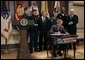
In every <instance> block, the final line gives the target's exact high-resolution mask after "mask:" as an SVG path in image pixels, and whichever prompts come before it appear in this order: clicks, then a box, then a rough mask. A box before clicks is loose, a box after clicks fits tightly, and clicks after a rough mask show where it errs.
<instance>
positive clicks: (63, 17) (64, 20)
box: [57, 13, 67, 30]
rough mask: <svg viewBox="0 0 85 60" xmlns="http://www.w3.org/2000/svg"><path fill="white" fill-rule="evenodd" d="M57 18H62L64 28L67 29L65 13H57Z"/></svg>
mask: <svg viewBox="0 0 85 60" xmlns="http://www.w3.org/2000/svg"><path fill="white" fill-rule="evenodd" d="M57 18H59V19H62V20H63V26H64V28H65V29H66V30H67V15H66V14H64V16H63V15H62V14H61V13H59V14H58V15H57Z"/></svg>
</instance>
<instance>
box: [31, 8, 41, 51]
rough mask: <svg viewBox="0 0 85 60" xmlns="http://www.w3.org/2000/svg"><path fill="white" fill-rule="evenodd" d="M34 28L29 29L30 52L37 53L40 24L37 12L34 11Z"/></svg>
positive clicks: (32, 20) (32, 17) (32, 21)
mask: <svg viewBox="0 0 85 60" xmlns="http://www.w3.org/2000/svg"><path fill="white" fill-rule="evenodd" d="M30 20H31V23H32V24H33V25H32V26H30V27H29V30H30V50H31V52H33V48H34V51H37V41H38V26H39V25H38V24H39V16H38V13H37V10H35V9H34V10H32V16H30Z"/></svg>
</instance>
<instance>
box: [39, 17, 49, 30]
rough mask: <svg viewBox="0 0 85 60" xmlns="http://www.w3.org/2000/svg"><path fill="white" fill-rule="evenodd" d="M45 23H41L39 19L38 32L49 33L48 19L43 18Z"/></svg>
mask: <svg viewBox="0 0 85 60" xmlns="http://www.w3.org/2000/svg"><path fill="white" fill-rule="evenodd" d="M45 19H46V20H45V21H44V22H43V21H42V17H40V22H39V30H40V31H50V28H51V20H50V19H49V18H48V17H45Z"/></svg>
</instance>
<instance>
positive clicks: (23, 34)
mask: <svg viewBox="0 0 85 60" xmlns="http://www.w3.org/2000/svg"><path fill="white" fill-rule="evenodd" d="M13 24H15V26H18V27H19V32H20V44H19V49H18V53H17V59H31V54H30V51H29V47H28V40H27V28H28V26H29V24H28V23H27V21H26V19H25V20H23V21H21V22H20V21H14V22H13ZM25 24H26V25H25ZM22 25H25V26H22ZM27 25H28V26H27ZM26 26H27V28H26Z"/></svg>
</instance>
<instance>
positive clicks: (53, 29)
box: [50, 19, 68, 57]
mask: <svg viewBox="0 0 85 60" xmlns="http://www.w3.org/2000/svg"><path fill="white" fill-rule="evenodd" d="M62 24H63V21H62V20H61V19H58V20H56V24H55V25H53V26H52V27H51V30H50V33H55V34H56V33H63V34H68V33H67V31H66V30H65V29H64V26H63V25H62ZM58 39H59V38H57V37H54V48H53V55H54V57H56V56H57V55H56V44H57V43H58V42H57V40H58ZM64 49H65V46H64V45H59V51H58V52H57V54H58V55H59V56H62V53H61V50H64Z"/></svg>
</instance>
